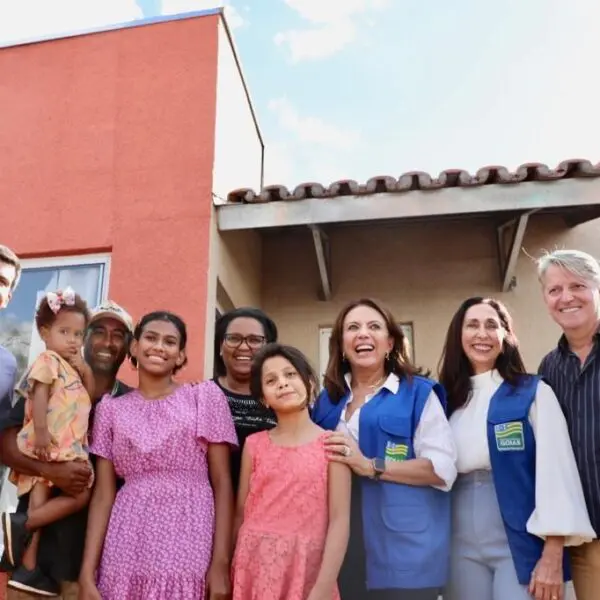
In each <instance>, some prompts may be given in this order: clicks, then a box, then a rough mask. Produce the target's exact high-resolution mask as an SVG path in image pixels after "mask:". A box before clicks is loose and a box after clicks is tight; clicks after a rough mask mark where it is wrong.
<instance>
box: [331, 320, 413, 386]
mask: <svg viewBox="0 0 600 600" xmlns="http://www.w3.org/2000/svg"><path fill="white" fill-rule="evenodd" d="M399 326H400V327H401V329H402V331H403V332H404V335H405V336H406V337H407V338H408V343H409V346H410V356H411V358H412V359H413V360H414V358H415V351H414V343H413V324H412V323H399ZM330 337H331V327H320V328H319V382H320V384H321V385H323V377H324V376H325V371H326V370H327V362H328V361H329V338H330Z"/></svg>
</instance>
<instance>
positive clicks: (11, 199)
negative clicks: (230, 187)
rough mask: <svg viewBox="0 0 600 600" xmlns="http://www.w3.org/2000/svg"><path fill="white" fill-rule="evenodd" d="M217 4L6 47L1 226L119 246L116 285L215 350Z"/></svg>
mask: <svg viewBox="0 0 600 600" xmlns="http://www.w3.org/2000/svg"><path fill="white" fill-rule="evenodd" d="M218 19H219V17H218V16H217V15H213V16H203V17H198V18H192V19H187V20H179V21H170V22H166V23H159V24H153V25H147V26H142V27H135V28H128V29H123V30H116V31H110V32H103V33H98V34H91V35H85V36H80V37H75V38H68V39H62V40H53V41H50V42H43V43H37V44H31V45H25V46H17V47H12V48H7V49H3V50H0V82H2V84H0V165H1V167H0V169H1V176H0V203H1V204H0V228H1V229H0V231H1V234H2V235H1V237H2V243H4V244H8V245H9V246H12V247H13V248H14V249H15V250H16V251H17V252H18V253H19V254H20V255H22V256H26V257H38V256H52V255H56V256H59V255H66V254H83V253H88V252H94V251H100V250H102V251H107V250H108V251H110V252H111V254H112V265H111V277H110V284H109V290H110V291H109V295H110V297H111V298H112V299H114V300H115V301H117V302H119V303H120V304H122V305H123V306H124V307H125V308H127V309H128V310H129V311H130V312H131V313H132V315H133V317H134V318H135V319H138V318H139V317H140V316H141V315H142V314H143V313H144V312H147V311H149V310H153V309H158V308H167V309H170V310H173V311H175V312H177V313H179V314H181V315H182V316H183V317H184V319H185V320H186V321H187V323H188V326H189V328H190V336H191V340H190V342H191V345H190V348H189V354H190V366H188V368H187V370H186V373H185V377H186V378H187V377H199V376H200V375H201V373H202V367H203V354H204V329H205V322H206V294H207V269H208V245H209V230H210V218H211V204H212V198H211V190H212V167H213V162H214V156H213V155H214V120H215V113H216V106H215V103H216V76H217V31H218V28H217V26H218Z"/></svg>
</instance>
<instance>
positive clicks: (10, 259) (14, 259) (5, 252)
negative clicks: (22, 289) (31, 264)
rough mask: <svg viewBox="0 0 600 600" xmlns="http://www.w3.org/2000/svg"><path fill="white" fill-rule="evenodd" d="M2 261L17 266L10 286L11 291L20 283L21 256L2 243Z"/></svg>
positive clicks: (0, 247) (0, 253)
mask: <svg viewBox="0 0 600 600" xmlns="http://www.w3.org/2000/svg"><path fill="white" fill-rule="evenodd" d="M0 262H3V263H6V264H8V265H13V267H14V268H15V278H14V279H13V282H12V284H11V286H10V290H11V292H12V291H14V289H15V288H16V287H17V285H19V280H20V279H21V261H20V260H19V257H18V256H17V255H16V254H15V253H14V252H13V251H12V250H11V249H10V248H9V247H8V246H2V245H1V244H0Z"/></svg>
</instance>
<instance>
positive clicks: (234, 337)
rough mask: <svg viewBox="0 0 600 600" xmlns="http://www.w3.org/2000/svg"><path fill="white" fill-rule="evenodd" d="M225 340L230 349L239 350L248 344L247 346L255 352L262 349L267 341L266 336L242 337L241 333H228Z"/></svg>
mask: <svg viewBox="0 0 600 600" xmlns="http://www.w3.org/2000/svg"><path fill="white" fill-rule="evenodd" d="M223 339H224V341H225V344H227V345H228V346H229V347H230V348H239V347H240V346H241V345H242V344H243V343H244V342H246V345H247V346H248V347H249V348H252V349H253V350H256V349H257V348H262V347H263V346H264V345H265V342H266V341H267V338H266V337H265V336H264V335H240V334H239V333H226V334H225V337H224V338H223Z"/></svg>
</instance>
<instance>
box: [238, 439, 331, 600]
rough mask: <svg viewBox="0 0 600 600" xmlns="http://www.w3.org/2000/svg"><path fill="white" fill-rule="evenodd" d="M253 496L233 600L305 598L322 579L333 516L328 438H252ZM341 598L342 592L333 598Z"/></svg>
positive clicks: (242, 532)
mask: <svg viewBox="0 0 600 600" xmlns="http://www.w3.org/2000/svg"><path fill="white" fill-rule="evenodd" d="M246 448H247V449H248V451H249V452H250V455H251V456H252V475H251V477H250V492H249V494H248V498H247V499H246V505H245V508H244V523H243V525H242V527H241V529H240V532H239V535H238V540H237V546H236V549H235V556H234V562H233V600H305V599H306V598H307V597H308V595H309V593H310V591H311V590H312V587H313V586H314V584H315V582H316V580H317V577H318V575H319V569H320V567H321V560H322V557H323V549H324V546H325V537H326V535H327V528H328V525H329V517H328V513H329V510H328V506H329V504H328V462H327V457H326V455H325V447H324V445H323V437H322V436H321V437H319V438H318V439H317V440H315V441H314V442H310V443H308V444H304V445H301V446H295V447H284V446H278V445H276V444H274V443H273V442H272V441H271V438H270V436H269V432H268V431H262V432H260V433H256V434H254V435H251V436H250V437H249V438H248V439H247V440H246ZM337 599H339V594H338V593H337V590H336V591H335V593H334V594H332V596H331V600H337Z"/></svg>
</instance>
